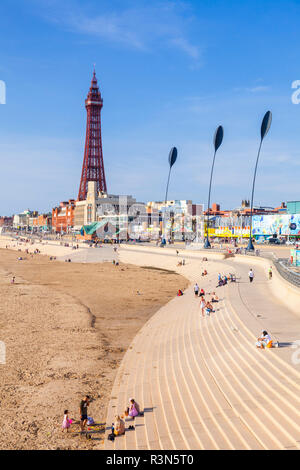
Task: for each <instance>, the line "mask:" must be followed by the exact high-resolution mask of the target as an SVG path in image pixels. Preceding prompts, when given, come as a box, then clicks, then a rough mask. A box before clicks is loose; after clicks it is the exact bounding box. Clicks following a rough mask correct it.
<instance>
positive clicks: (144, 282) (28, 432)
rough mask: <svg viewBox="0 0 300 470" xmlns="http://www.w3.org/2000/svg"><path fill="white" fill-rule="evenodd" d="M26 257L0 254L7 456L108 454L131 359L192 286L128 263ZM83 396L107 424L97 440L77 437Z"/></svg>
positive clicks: (2, 442)
mask: <svg viewBox="0 0 300 470" xmlns="http://www.w3.org/2000/svg"><path fill="white" fill-rule="evenodd" d="M2 246H3V243H2ZM22 249H23V252H22V254H21V255H20V254H19V253H18V252H16V251H15V250H12V249H1V250H0V292H1V300H2V302H1V305H0V340H1V341H4V342H5V344H6V364H5V365H0V402H1V429H0V448H1V449H89V448H101V446H102V439H103V434H102V430H103V427H104V424H105V417H106V411H107V405H108V401H109V397H110V393H111V389H112V384H113V381H114V378H115V374H116V370H117V368H118V365H119V364H120V361H121V360H122V357H123V355H124V353H125V351H126V349H127V348H128V347H129V345H130V343H131V341H132V339H133V338H134V336H135V335H136V333H137V332H138V331H139V329H140V328H141V327H142V326H143V324H144V323H145V322H146V321H147V320H148V319H149V318H150V317H151V316H152V315H153V314H154V313H155V312H156V311H157V310H158V309H159V308H160V307H161V306H162V305H164V304H166V303H167V302H168V301H169V300H170V299H172V298H173V297H174V296H175V295H176V293H177V291H178V289H179V288H181V289H184V288H186V287H187V285H188V281H187V280H186V279H185V278H184V277H182V276H180V275H178V274H176V273H175V272H170V271H164V270H157V269H151V268H149V267H138V266H133V265H128V264H122V263H121V264H120V266H114V265H113V264H112V263H102V264H100V263H89V264H82V263H64V262H59V261H50V260H49V257H48V256H46V255H34V256H33V257H31V256H30V255H26V254H24V247H23V248H22ZM51 250H53V252H52V253H51V254H52V255H53V254H54V253H56V251H55V247H54V248H53V247H52V248H51ZM45 251H47V250H45ZM58 251H59V253H58V256H60V255H61V256H63V255H66V254H67V250H65V249H62V248H61V249H59V250H58ZM18 256H22V257H23V258H25V259H23V260H22V261H18V260H17V257H18ZM13 275H14V276H16V281H15V284H11V278H12V276H13ZM84 394H89V395H91V397H92V403H91V405H90V409H89V415H90V416H92V417H93V418H94V419H95V422H96V423H97V424H99V426H96V427H95V428H94V430H95V431H96V432H95V433H93V434H92V439H91V440H87V439H86V438H85V437H80V436H79V435H78V433H77V431H78V430H79V425H78V424H77V422H78V417H79V410H78V407H79V401H80V399H81V398H82V396H83V395H84ZM64 409H68V410H69V415H70V417H71V418H73V419H74V420H75V424H74V425H73V426H72V431H73V432H72V433H70V434H68V435H67V434H62V432H61V422H62V419H63V411H64Z"/></svg>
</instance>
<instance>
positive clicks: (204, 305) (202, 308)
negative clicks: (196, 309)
mask: <svg viewBox="0 0 300 470" xmlns="http://www.w3.org/2000/svg"><path fill="white" fill-rule="evenodd" d="M205 307H206V302H205V298H204V297H202V298H201V301H200V308H201V313H202V317H204V309H205Z"/></svg>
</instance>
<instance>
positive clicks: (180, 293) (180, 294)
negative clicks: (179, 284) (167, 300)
mask: <svg viewBox="0 0 300 470" xmlns="http://www.w3.org/2000/svg"><path fill="white" fill-rule="evenodd" d="M182 295H183V292H182V290H181V289H179V291H178V293H177V297H181V296H182Z"/></svg>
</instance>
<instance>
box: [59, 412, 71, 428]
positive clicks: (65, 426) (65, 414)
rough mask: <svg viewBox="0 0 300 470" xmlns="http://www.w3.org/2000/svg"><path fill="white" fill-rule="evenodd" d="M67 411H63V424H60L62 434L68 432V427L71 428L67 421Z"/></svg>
mask: <svg viewBox="0 0 300 470" xmlns="http://www.w3.org/2000/svg"><path fill="white" fill-rule="evenodd" d="M68 413H69V412H68V410H65V411H64V419H63V422H62V429H61V430H62V432H64V430H65V429H66V430H67V432H69V427H70V426H71V422H70V420H69V416H68Z"/></svg>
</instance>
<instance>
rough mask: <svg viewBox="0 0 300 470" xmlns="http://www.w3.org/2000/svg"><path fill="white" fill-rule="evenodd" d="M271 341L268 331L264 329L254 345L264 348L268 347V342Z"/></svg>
mask: <svg viewBox="0 0 300 470" xmlns="http://www.w3.org/2000/svg"><path fill="white" fill-rule="evenodd" d="M271 342H272V338H271V336H270V335H269V333H268V332H267V331H266V330H265V331H263V332H262V335H261V337H260V338H258V340H257V343H256V347H257V348H259V349H264V348H267V347H268V344H269V343H271Z"/></svg>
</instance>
